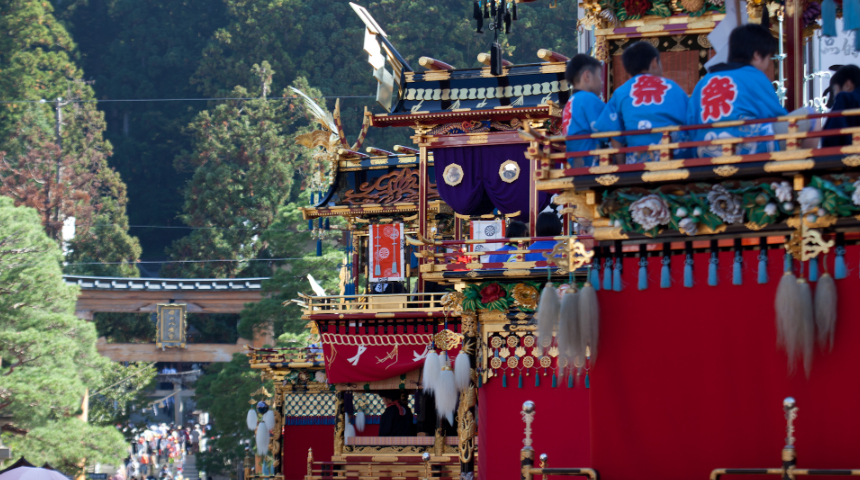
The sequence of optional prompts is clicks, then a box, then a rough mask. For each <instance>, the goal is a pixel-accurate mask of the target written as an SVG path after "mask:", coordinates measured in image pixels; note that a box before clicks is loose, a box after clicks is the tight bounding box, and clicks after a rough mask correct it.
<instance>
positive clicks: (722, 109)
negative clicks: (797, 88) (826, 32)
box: [562, 24, 860, 167]
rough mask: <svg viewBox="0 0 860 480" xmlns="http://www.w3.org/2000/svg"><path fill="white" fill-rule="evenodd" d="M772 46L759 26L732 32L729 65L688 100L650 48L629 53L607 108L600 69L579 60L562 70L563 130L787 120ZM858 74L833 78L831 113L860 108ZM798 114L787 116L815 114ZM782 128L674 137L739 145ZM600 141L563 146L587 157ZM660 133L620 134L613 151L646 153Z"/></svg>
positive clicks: (712, 71)
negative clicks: (569, 90) (565, 85)
mask: <svg viewBox="0 0 860 480" xmlns="http://www.w3.org/2000/svg"><path fill="white" fill-rule="evenodd" d="M776 50H777V42H776V40H775V39H774V38H773V35H772V34H771V32H770V31H769V30H768V29H767V28H765V27H763V26H761V25H756V24H747V25H743V26H740V27H737V28H735V29H734V30H733V31H732V33H731V35H730V38H729V51H728V61H727V62H725V63H720V64H716V65H713V66H712V67H710V68H709V70H708V73H707V75H705V76H704V77H702V79H701V80H699V82H698V83H697V84H696V87H695V89H694V90H693V92H692V94H691V95H689V96H688V95H687V93H686V92H685V91H684V90H683V89H682V88H681V86H679V85H678V84H677V83H675V82H674V81H672V80H670V79H668V78H666V77H664V76H663V65H662V63H661V62H660V53H659V52H658V51H657V49H656V48H655V47H654V46H653V45H651V44H650V43H649V42H647V41H640V42H636V43H633V44H631V45H630V46H628V47H627V48H626V49H625V51H624V53H623V54H622V63H623V65H624V70H625V71H626V72H627V74H628V75H630V79H629V80H628V81H627V82H625V83H624V84H623V85H621V86H620V87H618V89H616V90H615V92H614V93H613V94H612V96H611V98H610V99H609V101H608V102H606V103H604V102H603V100H601V98H600V95H601V93H602V92H603V78H602V75H601V72H602V65H601V63H600V62H599V61H598V60H597V59H595V58H593V57H590V56H588V55H582V54H580V55H576V56H574V57H573V58H572V59H571V60H570V61H569V62H568V64H567V70H566V72H565V79H566V80H567V81H568V82H569V83H570V84H571V85H572V86H573V94H572V95H571V97H570V98H569V99H568V101H567V104H566V105H565V109H564V113H563V118H562V130H563V132H564V134H565V135H568V136H573V135H588V134H592V133H596V132H621V131H632V130H649V129H652V128H658V127H670V126H680V125H698V124H708V123H714V122H724V121H733V120H756V119H765V118H772V117H778V116H784V115H787V114H788V112H786V110H785V109H784V108H783V107H782V104H781V102H780V100H779V98H778V97H777V94H776V92H775V91H774V88H773V85H772V84H771V80H770V78H768V76H767V74H766V72H767V71H768V69H769V67H770V66H771V65H772V63H773V61H772V57H773V55H774V54H775V52H776ZM858 82H860V68H858V67H857V66H856V65H845V66H843V67H842V68H840V69H839V70H838V71H837V72H836V74H834V75H833V76H832V77H831V82H830V87H831V88H830V89H829V93H830V95H831V97H835V102H834V103H835V104H834V105H833V110H834V111H837V110H843V109H848V108H853V107H854V106H855V105H857V104H858V102H860V100H858V98H860V94H858V93H856V92H855V91H854V89H855V87H860V84H858ZM809 108H810V107H803V108H801V109H799V111H797V112H796V113H795V112H792V114H805V113H814V112H812V111H810V110H809ZM856 121H857V120H856V119H855V118H854V117H851V118H832V119H830V121H829V122H828V124H826V125H825V126H824V128H826V129H830V128H841V127H845V126H854V123H856ZM783 129H787V125H786V124H784V123H781V124H774V123H751V124H745V125H738V126H732V127H727V128H717V129H698V130H690V131H674V132H672V133H671V137H672V138H671V140H672V141H673V142H684V141H695V142H699V141H706V140H716V139H724V138H743V137H757V136H766V135H774V134H775V133H785V132H784V131H782V130H783ZM820 129H821V125H820V122H806V123H805V128H804V129H803V130H805V131H809V130H820ZM603 141H604V139H597V138H586V139H579V140H570V141H568V142H567V151H568V152H587V151H591V150H595V149H598V148H601V147H603V146H604V145H603ZM660 141H661V134H660V133H643V134H639V135H618V136H615V137H613V138H611V139H610V143H611V146H612V147H614V148H621V147H644V146H649V145H655V144H659V143H660ZM822 143H823V146H825V147H827V146H836V145H840V144H848V143H850V137H847V138H846V137H839V136H837V137H825V139H824V140H823V142H822ZM802 145H803V148H817V147H818V145H819V139H818V138H805V139H803V142H802ZM781 148H783V147H782V146H781V145H780V143H779V142H776V141H772V140H771V141H766V140H765V141H759V142H755V141H753V142H746V143H740V144H738V145H737V146H736V149H735V153H736V154H739V155H743V154H752V153H766V152H774V151H779V150H780V149H781ZM673 155H674V156H675V157H676V158H698V157H716V156H720V155H722V148H721V146H720V145H708V146H700V147H696V148H690V149H678V150H675V151H674V152H673ZM659 159H660V152H658V151H654V150H652V151H636V152H630V153H627V154H626V155H625V154H618V155H616V156H615V158H614V161H615V163H620V164H624V163H627V164H632V163H643V162H653V161H658V160H659ZM570 163H571V165H572V166H574V167H583V166H585V167H591V166H596V165H597V163H598V159H597V158H595V157H594V156H585V157H576V158H571V159H570Z"/></svg>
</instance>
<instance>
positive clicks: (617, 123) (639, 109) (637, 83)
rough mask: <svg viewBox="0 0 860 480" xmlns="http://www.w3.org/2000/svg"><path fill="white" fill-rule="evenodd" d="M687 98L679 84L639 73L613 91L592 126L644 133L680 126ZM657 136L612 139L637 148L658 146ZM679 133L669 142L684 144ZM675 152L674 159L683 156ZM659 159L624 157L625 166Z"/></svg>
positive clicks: (651, 155)
mask: <svg viewBox="0 0 860 480" xmlns="http://www.w3.org/2000/svg"><path fill="white" fill-rule="evenodd" d="M688 101H689V98H688V97H687V94H686V93H685V92H684V90H683V89H682V88H681V86H680V85H678V84H677V83H675V82H673V81H672V80H670V79H668V78H665V77H657V76H654V75H649V74H647V73H643V74H639V75H636V76H634V77H633V78H631V79H630V80H628V81H627V82H625V83H624V85H621V86H620V87H618V89H617V90H615V93H614V94H612V98H610V99H609V102H608V103H607V104H606V108H604V109H603V113H601V114H600V118H599V119H598V120H597V123H596V124H595V127H596V128H597V130H598V131H600V132H609V131H618V130H644V129H649V128H657V127H665V126H669V125H683V124H684V122H685V121H686V120H687V103H688ZM660 138H661V135H660V134H659V133H656V134H650V135H632V136H624V137H618V138H614V140H617V141H618V142H620V143H621V144H622V145H625V146H628V147H638V146H642V145H655V144H658V143H660ZM685 139H686V135H684V134H683V132H676V133H673V134H672V141H684V140H685ZM684 153H685V152H676V153H675V155H676V156H685V155H684ZM659 159H660V152H657V151H654V152H636V153H628V154H627V163H642V162H652V161H657V160H659Z"/></svg>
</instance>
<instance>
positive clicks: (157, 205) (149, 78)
mask: <svg viewBox="0 0 860 480" xmlns="http://www.w3.org/2000/svg"><path fill="white" fill-rule="evenodd" d="M54 3H55V5H56V8H57V10H58V16H59V17H60V18H61V19H62V20H63V21H64V22H65V24H66V25H67V26H68V28H69V31H70V32H71V34H72V35H73V36H74V38H75V42H76V43H77V45H78V50H79V52H80V65H81V67H82V68H83V69H84V71H85V72H86V74H87V78H88V79H92V80H93V81H94V82H95V83H94V84H93V88H94V89H95V91H96V92H97V94H98V98H100V99H105V100H115V99H146V98H153V99H166V98H180V99H182V98H185V99H187V98H199V97H200V96H201V95H200V93H199V92H198V91H197V88H196V86H194V85H191V83H190V82H189V79H190V78H191V75H192V74H193V73H194V71H195V70H196V69H197V64H198V63H199V61H200V52H201V51H202V49H203V47H204V46H205V44H206V42H207V41H208V39H209V37H210V36H211V35H212V32H214V30H215V29H216V28H218V27H219V26H221V25H222V24H223V23H224V22H225V21H226V19H225V17H224V5H223V3H222V2H220V1H208V2H188V1H159V2H151V1H138V0H63V1H62V2H60V1H56V2H54ZM234 85H237V84H233V85H231V86H230V87H229V88H228V90H229V89H231V88H232V87H233V86H234ZM207 105H208V103H207V102H202V101H181V102H163V101H162V102H109V103H103V104H100V105H99V107H100V108H101V110H102V111H103V112H104V113H105V116H106V119H107V125H108V128H107V130H106V131H105V135H106V138H107V139H108V140H110V142H111V143H112V144H113V146H114V156H113V157H112V158H111V165H112V166H113V167H114V168H115V169H116V170H117V171H118V172H119V173H120V174H121V175H122V178H123V179H124V180H125V181H126V183H127V184H128V198H129V210H128V212H129V217H130V218H131V222H132V223H133V224H135V225H166V226H178V225H182V222H181V220H180V219H179V218H177V215H178V214H180V213H181V210H182V203H183V198H182V187H183V185H184V184H185V182H187V181H188V179H189V178H190V174H189V173H188V172H179V171H177V170H175V169H174V168H172V166H171V164H170V162H171V160H172V159H173V158H174V157H176V156H177V155H179V154H180V153H181V151H182V150H183V149H184V150H190V149H191V139H190V138H189V137H188V136H186V135H184V134H183V127H185V126H186V125H188V123H189V122H191V120H192V119H193V118H194V116H195V115H196V114H197V113H198V112H200V111H201V110H203V109H205V108H207ZM213 106H214V105H213ZM134 232H135V234H137V236H138V237H139V238H140V239H141V242H142V244H143V245H144V246H145V249H144V250H145V252H144V253H146V254H148V255H149V256H150V257H152V256H155V257H161V256H163V254H164V248H165V247H167V246H168V245H170V243H171V242H173V241H174V240H176V239H177V238H179V237H181V236H183V235H184V234H185V233H187V232H186V231H183V230H181V229H156V228H137V229H135V230H134Z"/></svg>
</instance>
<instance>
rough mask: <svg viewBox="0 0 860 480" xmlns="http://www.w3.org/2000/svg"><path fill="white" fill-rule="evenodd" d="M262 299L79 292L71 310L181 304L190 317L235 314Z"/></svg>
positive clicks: (234, 294)
mask: <svg viewBox="0 0 860 480" xmlns="http://www.w3.org/2000/svg"><path fill="white" fill-rule="evenodd" d="M262 298H263V296H262V294H261V293H260V291H259V290H251V291H241V290H240V291H200V290H188V291H134V290H88V289H83V290H81V293H80V295H78V302H77V305H76V306H75V310H76V311H78V312H85V311H90V312H126V313H144V312H150V311H154V309H153V305H156V304H159V303H185V304H188V305H189V309H188V311H189V312H193V313H239V312H241V311H242V309H243V308H244V307H245V304H246V303H256V302H259V301H260V300H262Z"/></svg>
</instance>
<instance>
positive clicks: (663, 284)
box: [660, 257, 672, 288]
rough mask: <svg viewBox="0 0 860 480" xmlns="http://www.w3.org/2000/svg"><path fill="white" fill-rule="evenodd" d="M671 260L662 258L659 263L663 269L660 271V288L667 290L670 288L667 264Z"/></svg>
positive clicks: (669, 274) (670, 277)
mask: <svg viewBox="0 0 860 480" xmlns="http://www.w3.org/2000/svg"><path fill="white" fill-rule="evenodd" d="M671 262H672V260H671V259H670V258H669V257H663V259H662V260H660V263H662V264H663V267H662V268H661V269H660V288H669V287H671V286H672V274H671V272H670V271H669V264H670V263H671Z"/></svg>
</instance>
